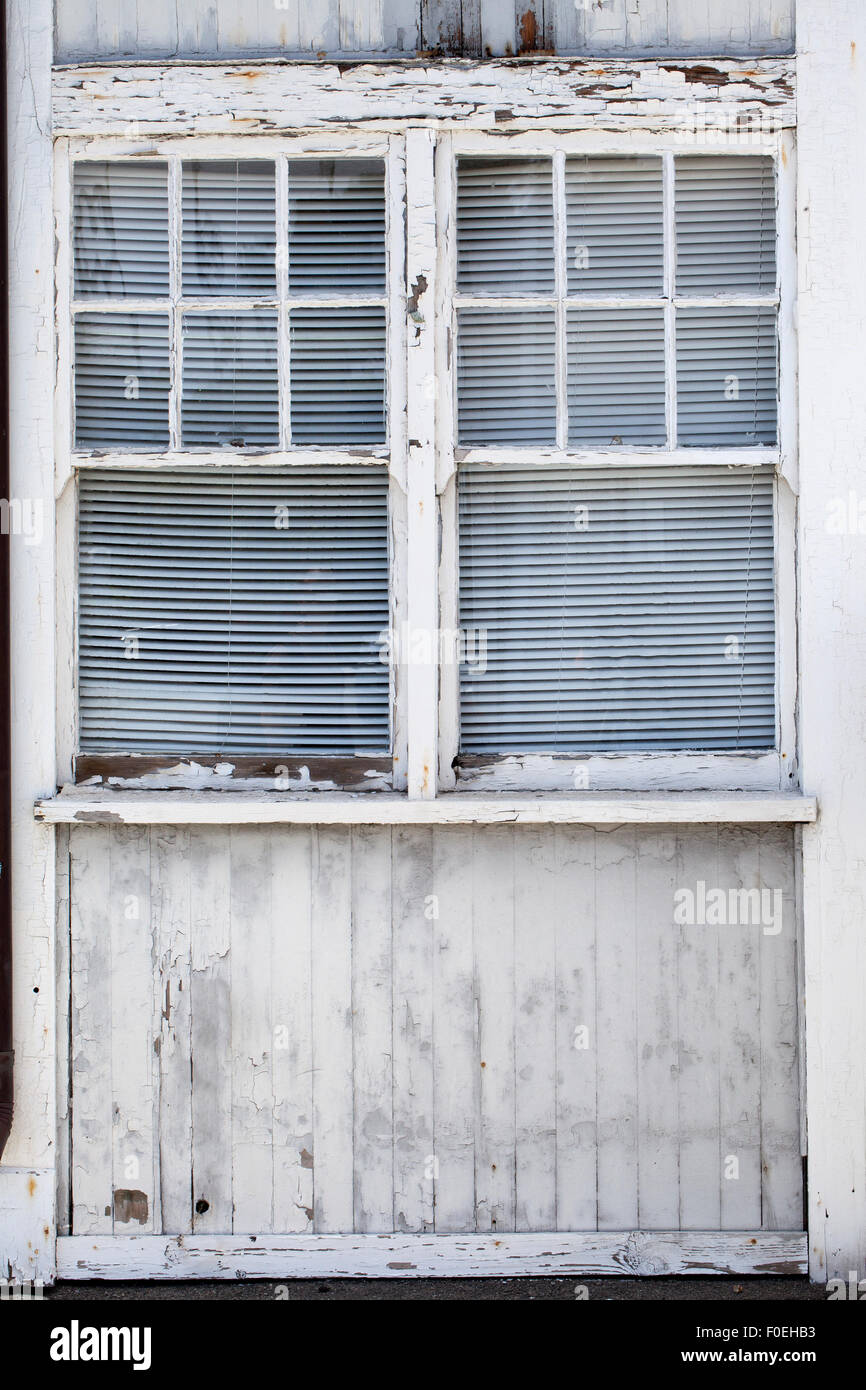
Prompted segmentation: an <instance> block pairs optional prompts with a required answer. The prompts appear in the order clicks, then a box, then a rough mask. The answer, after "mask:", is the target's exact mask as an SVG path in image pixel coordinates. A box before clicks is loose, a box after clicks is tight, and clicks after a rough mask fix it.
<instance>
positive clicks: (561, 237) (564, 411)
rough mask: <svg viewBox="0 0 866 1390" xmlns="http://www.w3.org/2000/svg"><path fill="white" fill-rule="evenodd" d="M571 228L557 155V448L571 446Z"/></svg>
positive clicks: (560, 154) (558, 152)
mask: <svg viewBox="0 0 866 1390" xmlns="http://www.w3.org/2000/svg"><path fill="white" fill-rule="evenodd" d="M567 241H568V237H567V227H566V207H565V151H564V150H555V151H554V155H553V247H554V256H555V267H554V276H555V286H556V320H555V322H556V446H557V448H558V449H565V448H566V447H567V445H568V321H567V309H566V304H565V299H566V295H567V293H568V266H567V264H566V255H567Z"/></svg>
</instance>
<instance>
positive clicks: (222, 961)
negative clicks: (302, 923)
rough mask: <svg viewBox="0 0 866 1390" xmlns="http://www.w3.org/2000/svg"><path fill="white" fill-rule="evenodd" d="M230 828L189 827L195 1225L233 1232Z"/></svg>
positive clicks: (195, 1227) (196, 1228)
mask: <svg viewBox="0 0 866 1390" xmlns="http://www.w3.org/2000/svg"><path fill="white" fill-rule="evenodd" d="M229 835H230V831H229V830H228V829H227V828H225V827H220V828H211V827H208V828H207V829H206V830H201V829H198V828H195V829H193V830H192V831H191V832H190V839H189V863H188V872H189V877H190V903H191V957H190V1012H191V1032H192V1048H193V1088H192V1135H193V1139H192V1164H193V1169H192V1197H193V1217H192V1220H193V1230H194V1231H196V1232H197V1233H198V1234H199V1235H205V1234H207V1233H209V1232H219V1233H221V1234H225V1233H227V1232H230V1231H231V1230H232V1003H231V998H232V983H231V981H232V960H231V916H230V908H231V860H230V845H229Z"/></svg>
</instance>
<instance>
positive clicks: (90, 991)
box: [70, 827, 112, 1235]
mask: <svg viewBox="0 0 866 1390" xmlns="http://www.w3.org/2000/svg"><path fill="white" fill-rule="evenodd" d="M70 848H71V854H72V864H71V903H72V907H71V936H72V940H71V960H72V990H71V1011H72V1229H73V1232H74V1234H75V1235H107V1234H110V1232H111V1230H112V1219H111V1192H112V1151H111V1133H112V1127H111V1105H112V1076H111V912H110V903H111V832H110V829H108V828H103V827H100V828H98V829H97V828H96V827H88V829H86V830H81V829H77V828H76V829H74V830H73V831H72V832H71V835H70Z"/></svg>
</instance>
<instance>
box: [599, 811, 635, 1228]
mask: <svg viewBox="0 0 866 1390" xmlns="http://www.w3.org/2000/svg"><path fill="white" fill-rule="evenodd" d="M636 862H637V845H636V832H635V830H634V827H630V826H626V827H623V828H621V829H620V828H616V829H613V830H610V831H606V830H605V831H601V830H599V831H597V832H596V837H595V873H596V885H595V941H596V1011H597V1028H598V1079H597V1088H598V1224H599V1229H600V1230H633V1229H634V1228H635V1227H636V1226H637V1159H638V1105H637V1099H638V1098H637V980H636V968H635V966H636V960H637V939H636V937H637V925H636V912H637V902H636V881H635V879H636Z"/></svg>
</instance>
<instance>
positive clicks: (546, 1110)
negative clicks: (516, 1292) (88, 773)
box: [69, 825, 802, 1240]
mask: <svg viewBox="0 0 866 1390" xmlns="http://www.w3.org/2000/svg"><path fill="white" fill-rule="evenodd" d="M129 836H133V837H134V838H132V839H131V840H129V841H128V842H127V839H126V837H129ZM793 836H794V831H793V829H791V828H790V827H784V826H767V827H751V828H749V827H738V828H736V829H735V830H733V829H728V828H726V827H723V828H719V827H716V826H714V825H713V826H709V827H689V826H682V827H639V826H622V827H619V828H615V827H611V828H606V829H601V828H600V829H594V828H592V827H588V826H573V827H571V826H530V827H521V826H513V825H497V826H475V827H472V826H466V827H459V826H446V827H443V828H440V829H436V828H432V827H429V826H427V827H425V826H396V827H389V826H360V827H339V826H324V827H320V828H318V829H312V828H310V827H306V826H283V827H278V826H271V827H264V828H257V827H254V826H232V827H224V826H217V827H211V828H208V827H195V828H189V827H164V826H158V827H152V828H150V829H146V828H144V829H143V828H140V827H122V826H121V827H117V826H107V827H101V826H95V825H94V826H74V827H71V828H70V830H69V839H70V867H71V913H70V932H71V958H72V970H73V977H72V1010H73V1013H72V1032H73V1096H72V1111H71V1113H72V1130H71V1154H72V1157H71V1185H72V1199H73V1208H74V1217H73V1223H72V1234H73V1235H74V1236H75V1235H82V1236H83V1235H87V1236H88V1237H91V1236H93V1237H95V1236H105V1237H108V1236H111V1235H112V1234H114V1235H132V1234H135V1235H138V1234H139V1233H142V1234H143V1233H146V1232H147V1231H148V1230H150V1229H151V1224H150V1223H151V1222H152V1229H153V1231H154V1234H155V1235H156V1234H158V1233H159V1231H160V1228H161V1230H162V1232H164V1233H165V1234H166V1235H171V1234H186V1233H192V1234H193V1235H194V1236H195V1237H196V1238H199V1237H201V1239H202V1240H208V1239H210V1238H212V1237H213V1238H216V1237H222V1236H228V1235H232V1234H234V1235H235V1236H237V1237H238V1239H243V1238H245V1237H246V1236H248V1235H250V1234H257V1233H270V1234H271V1235H274V1236H276V1235H280V1236H284V1237H289V1236H292V1237H295V1236H304V1235H309V1234H317V1235H318V1236H321V1237H322V1238H323V1239H325V1238H326V1237H327V1236H329V1235H331V1234H337V1233H346V1232H353V1231H354V1232H356V1233H357V1234H358V1235H359V1236H369V1237H370V1238H373V1237H381V1236H389V1235H391V1234H392V1233H394V1232H397V1233H405V1234H407V1235H408V1234H411V1233H414V1234H415V1235H417V1236H419V1237H422V1236H424V1235H429V1234H430V1233H434V1232H438V1233H440V1234H443V1235H444V1234H449V1233H451V1234H455V1235H456V1234H459V1233H461V1232H464V1233H466V1232H474V1231H477V1232H484V1231H487V1232H496V1233H499V1232H502V1233H506V1234H507V1233H509V1232H514V1231H522V1232H524V1233H531V1232H542V1231H550V1232H553V1231H556V1230H558V1231H580V1230H583V1231H595V1230H607V1231H619V1232H622V1231H628V1230H636V1229H640V1230H644V1231H648V1232H649V1231H671V1230H677V1229H689V1230H693V1231H708V1230H722V1229H726V1230H740V1231H742V1230H749V1229H752V1230H756V1231H757V1230H760V1229H762V1228H764V1229H772V1230H788V1231H790V1230H795V1229H797V1228H798V1226H799V1224H800V1222H801V1212H802V1208H801V1202H802V1192H801V1172H800V1122H799V1059H798V1055H797V1053H798V1049H797V1029H798V1005H797V962H796V927H795V922H796V913H795V904H794V900H793V891H794V888H793V885H794V874H793V859H794V845H793ZM148 865H149V869H148ZM699 880H700V881H704V882H705V884H706V886H707V888H708V889H711V888H712V887H714V886H717V887H723V888H725V889H726V890H727V889H728V888H739V887H741V886H744V887H753V886H755V887H762V888H773V889H775V888H776V887H778V888H779V890H780V892H781V894H782V900H783V910H782V916H781V918H780V931H779V932H778V933H776V934H773V935H769V934H766V933H765V931H764V929H763V927H762V925H761V923H760V922H756V923H751V924H749V923H743V924H741V925H737V924H736V923H734V924H732V925H725V924H720V923H714V922H710V923H709V924H707V923H704V922H701V921H700V920H698V921H697V922H695V923H693V924H691V925H680V924H677V923H675V921H674V909H675V894H676V892H677V890H678V889H681V888H683V887H691V888H694V887H695V885H696V883H697V882H698V881H699ZM130 897H138V898H139V899H140V901H141V904H142V916H141V917H140V919H139V921H138V922H136V921H135V920H132V921H127V920H126V919H125V918H124V915H123V913H124V904H125V903H126V902H127V901H128V900H129V899H130ZM148 903H149V907H148ZM151 955H153V956H154V958H155V959H156V962H157V972H156V974H154V971H153V969H152V965H151ZM154 1043H157V1044H158V1047H157V1050H156V1051H154ZM127 1058H131V1059H133V1061H134V1063H135V1065H134V1066H132V1067H126V1068H125V1069H124V1067H125V1059H127ZM150 1058H153V1061H154V1063H155V1064H156V1069H155V1072H154V1071H153V1070H149V1069H148V1066H147V1065H146V1064H145V1062H146V1059H147V1060H149V1059H150ZM136 1059H138V1060H136ZM148 1097H149V1102H148ZM148 1104H149V1110H148ZM130 1144H133V1147H134V1151H135V1152H136V1153H137V1154H138V1153H140V1155H141V1172H142V1176H141V1179H140V1181H139V1184H138V1186H139V1188H140V1190H141V1191H143V1192H146V1193H147V1195H148V1199H149V1200H148V1217H147V1218H146V1221H145V1223H144V1225H143V1226H140V1225H139V1224H138V1218H137V1217H136V1218H135V1219H134V1220H126V1221H124V1222H122V1223H121V1222H119V1221H118V1219H117V1213H116V1211H115V1216H114V1220H113V1221H112V1216H111V1212H112V1207H113V1205H114V1194H115V1192H116V1190H117V1189H118V1188H123V1189H130V1188H134V1187H135V1184H133V1183H131V1182H129V1181H126V1180H120V1179H119V1176H118V1174H119V1172H120V1171H121V1169H122V1164H123V1162H124V1161H125V1157H126V1154H127V1152H128V1150H129V1146H130ZM148 1145H149V1146H150V1152H151V1153H155V1154H156V1155H157V1161H156V1163H155V1165H154V1166H155V1170H156V1171H152V1170H150V1171H149V1170H148V1169H147V1164H146V1162H145V1158H146V1154H147V1152H148ZM729 1154H733V1155H734V1156H735V1157H737V1158H738V1160H739V1173H738V1176H737V1178H736V1180H735V1181H733V1180H730V1179H726V1178H725V1176H724V1159H725V1156H726V1155H729ZM148 1172H149V1178H150V1181H149V1182H148ZM124 1201H125V1202H126V1203H127V1208H128V1206H129V1203H130V1202H131V1201H133V1199H132V1198H129V1197H127V1198H125V1199H124ZM204 1204H206V1205H204ZM151 1213H152V1216H151ZM737 1223H739V1224H737Z"/></svg>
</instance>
